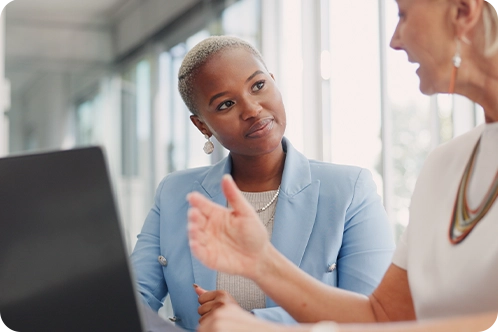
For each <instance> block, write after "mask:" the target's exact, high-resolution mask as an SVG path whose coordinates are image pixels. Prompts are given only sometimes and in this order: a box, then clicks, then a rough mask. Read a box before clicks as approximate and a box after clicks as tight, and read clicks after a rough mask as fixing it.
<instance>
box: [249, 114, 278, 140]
mask: <svg viewBox="0 0 498 332" xmlns="http://www.w3.org/2000/svg"><path fill="white" fill-rule="evenodd" d="M273 123H274V119H273V118H271V117H270V118H263V119H261V120H258V121H257V122H255V123H254V124H253V125H252V126H251V127H250V128H249V130H248V131H247V133H246V137H249V138H258V137H262V136H264V135H266V134H267V133H268V132H269V131H270V130H272V128H273Z"/></svg>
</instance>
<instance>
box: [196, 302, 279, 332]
mask: <svg viewBox="0 0 498 332" xmlns="http://www.w3.org/2000/svg"><path fill="white" fill-rule="evenodd" d="M281 329H282V330H284V326H283V325H282V326H279V325H277V324H274V323H270V322H265V321H263V320H261V319H258V318H256V316H254V315H251V314H250V313H248V312H247V311H245V310H244V309H242V308H240V307H239V306H238V305H234V304H227V305H224V306H222V307H221V308H220V309H219V310H216V311H215V312H213V314H211V315H209V316H207V317H206V319H205V320H203V321H202V323H201V325H200V326H199V328H198V330H197V331H198V332H254V331H258V332H276V331H281Z"/></svg>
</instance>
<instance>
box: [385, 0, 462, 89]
mask: <svg viewBox="0 0 498 332" xmlns="http://www.w3.org/2000/svg"><path fill="white" fill-rule="evenodd" d="M397 3H398V8H399V22H398V25H397V27H396V31H395V32H394V35H393V37H392V40H391V47H392V48H393V49H395V50H403V51H405V52H406V54H407V55H408V61H409V62H411V63H418V64H419V65H420V67H419V68H418V69H417V75H418V76H419V78H420V91H422V92H423V93H424V94H434V93H437V92H448V86H449V81H450V77H451V71H452V68H453V62H452V58H453V55H454V54H455V47H456V46H455V32H454V31H453V28H452V25H451V24H450V22H451V20H450V18H451V16H450V15H451V14H452V10H454V6H452V5H451V1H450V0H397Z"/></svg>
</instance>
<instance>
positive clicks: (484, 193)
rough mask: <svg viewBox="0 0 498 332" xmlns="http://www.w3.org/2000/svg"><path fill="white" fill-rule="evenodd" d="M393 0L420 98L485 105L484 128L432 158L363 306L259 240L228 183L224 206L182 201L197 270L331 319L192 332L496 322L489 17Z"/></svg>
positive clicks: (228, 322) (495, 90)
mask: <svg viewBox="0 0 498 332" xmlns="http://www.w3.org/2000/svg"><path fill="white" fill-rule="evenodd" d="M397 3H398V6H399V23H398V26H397V28H396V31H395V33H394V36H393V37H392V41H391V47H392V48H394V49H396V50H404V51H405V52H406V53H407V55H408V60H409V61H410V62H415V63H419V64H420V67H419V68H418V69H417V74H418V76H419V77H420V90H421V91H422V92H423V93H425V94H434V93H457V94H460V95H463V96H466V97H467V98H469V99H471V100H473V101H474V102H476V103H478V104H479V105H481V106H482V107H483V109H484V113H485V119H486V123H485V124H483V125H481V126H478V127H477V128H475V129H473V130H471V131H470V132H468V133H467V134H465V135H462V136H460V137H458V138H455V139H453V140H452V141H451V142H449V143H447V144H445V145H443V146H441V147H439V148H437V149H436V150H435V151H434V152H433V153H431V155H430V156H429V158H428V160H427V161H426V163H425V165H424V168H423V170H422V172H421V174H420V177H419V179H418V182H417V185H416V188H415V192H414V194H413V197H412V203H411V206H410V224H409V226H408V228H407V230H406V231H405V233H404V234H403V236H402V238H401V239H400V242H399V244H398V248H397V250H396V252H395V255H394V257H393V263H392V264H391V266H390V267H389V269H388V271H387V272H386V274H385V276H384V278H383V280H382V281H381V283H380V285H379V286H378V287H377V289H376V290H375V291H374V292H373V293H372V295H370V296H369V297H367V296H362V295H358V294H353V293H351V292H347V291H344V290H339V289H334V288H332V287H329V286H326V285H324V284H322V283H320V282H317V281H316V280H314V279H313V278H311V277H309V276H307V275H306V274H305V273H303V272H302V271H300V270H299V269H298V268H297V267H295V266H294V265H293V264H291V263H290V262H289V261H288V260H287V259H285V258H284V257H283V256H282V255H281V254H280V253H279V252H278V251H277V250H275V248H274V247H273V246H272V245H271V244H270V243H269V242H268V241H267V240H266V238H265V237H264V236H261V234H262V233H264V232H265V230H264V228H263V227H262V226H261V223H260V222H259V221H258V218H257V215H256V214H255V213H254V211H253V210H251V209H250V206H248V205H247V203H246V202H245V200H244V199H243V197H242V196H241V194H240V193H239V191H238V190H237V188H236V186H235V184H234V183H233V181H232V180H231V179H230V178H229V177H225V178H224V179H223V182H222V186H223V189H224V192H225V195H226V197H227V199H228V202H229V203H230V205H231V206H232V207H233V208H232V209H226V208H224V207H221V206H217V205H215V204H213V203H211V202H209V201H207V200H206V199H203V198H202V197H201V196H199V195H198V194H197V193H192V194H190V195H189V197H188V200H189V202H190V204H191V206H192V208H191V210H190V212H189V220H190V222H189V236H190V246H191V249H192V251H193V253H194V254H195V255H196V256H197V257H198V258H199V259H200V260H201V261H202V262H203V263H204V264H206V265H207V266H208V267H210V268H213V269H218V270H220V271H224V272H227V273H233V274H239V275H243V276H245V277H247V278H250V279H252V280H254V281H255V282H256V283H257V284H258V285H259V287H260V288H261V289H262V290H263V291H264V292H265V293H266V294H268V295H269V296H270V297H271V298H272V299H274V300H275V301H276V302H277V303H278V304H280V305H281V306H282V307H283V308H284V309H285V310H287V311H288V312H289V313H290V314H291V315H292V316H293V317H294V318H295V319H296V320H298V321H300V322H303V323H314V322H319V321H334V322H322V323H318V324H315V325H301V326H296V327H285V326H280V325H276V324H270V323H266V322H262V321H260V320H257V319H255V318H253V317H251V316H250V315H247V314H245V313H243V312H241V311H240V310H236V308H234V307H231V306H226V307H225V308H224V309H223V310H218V311H217V312H215V313H213V315H212V316H211V317H209V318H207V319H206V320H205V321H204V322H203V324H202V325H201V328H200V331H255V330H258V331H260V332H261V331H314V332H319V331H323V332H325V331H329V332H336V331H341V332H343V331H365V330H368V331H482V330H485V329H487V328H488V327H490V326H491V324H492V323H493V322H494V321H495V320H496V316H497V312H498V241H496V234H498V203H496V202H497V196H498V18H497V15H496V11H495V10H494V8H493V7H492V6H491V5H490V4H489V3H488V2H486V1H484V0H398V1H397ZM228 225H229V226H230V227H227V226H228ZM414 320H416V322H413V321H414ZM400 321H405V322H402V323H400ZM406 321H412V322H406ZM390 322H397V323H390ZM342 323H366V324H345V325H344V324H342ZM378 323H382V324H378Z"/></svg>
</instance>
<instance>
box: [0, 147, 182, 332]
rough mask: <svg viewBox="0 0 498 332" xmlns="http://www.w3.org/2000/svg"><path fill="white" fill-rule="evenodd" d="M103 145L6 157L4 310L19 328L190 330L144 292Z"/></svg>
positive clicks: (2, 168) (0, 222)
mask: <svg viewBox="0 0 498 332" xmlns="http://www.w3.org/2000/svg"><path fill="white" fill-rule="evenodd" d="M124 243H125V242H124V240H123V236H122V233H121V227H120V224H119V221H118V216H117V212H116V207H115V204H114V198H113V194H112V190H111V186H110V181H109V175H108V172H107V167H106V163H105V158H104V155H103V152H102V150H101V149H100V148H98V147H90V148H82V149H74V150H67V151H57V152H49V153H39V154H32V155H24V156H16V157H7V158H2V159H0V315H1V319H2V320H3V322H4V323H5V324H6V325H7V327H9V328H10V329H12V330H14V331H20V332H30V331H36V332H38V331H64V332H67V331H71V332H73V331H74V332H76V331H92V332H94V331H106V332H109V331H130V332H132V331H133V332H139V331H140V332H143V331H163V332H164V331H166V332H169V331H171V332H174V331H183V330H182V329H180V328H178V327H175V326H173V325H172V324H171V323H169V322H166V321H164V320H162V319H161V318H160V317H159V316H157V314H156V313H155V312H152V310H151V309H150V308H149V307H148V306H146V305H143V302H142V300H141V299H140V298H139V296H138V295H137V292H136V290H135V282H134V279H133V275H132V274H131V269H130V266H129V263H128V255H127V253H126V250H125V244H124Z"/></svg>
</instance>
